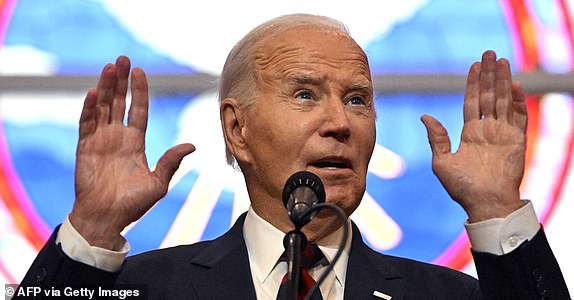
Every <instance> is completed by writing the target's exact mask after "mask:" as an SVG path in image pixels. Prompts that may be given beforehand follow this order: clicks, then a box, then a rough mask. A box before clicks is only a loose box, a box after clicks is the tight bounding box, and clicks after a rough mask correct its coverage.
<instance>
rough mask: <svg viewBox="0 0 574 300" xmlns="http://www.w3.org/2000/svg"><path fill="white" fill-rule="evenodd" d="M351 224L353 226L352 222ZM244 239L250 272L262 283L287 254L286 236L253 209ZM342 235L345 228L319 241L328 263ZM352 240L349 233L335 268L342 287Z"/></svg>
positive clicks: (247, 219) (244, 230)
mask: <svg viewBox="0 0 574 300" xmlns="http://www.w3.org/2000/svg"><path fill="white" fill-rule="evenodd" d="M348 222H349V226H350V225H351V224H350V221H348ZM349 228H350V227H349ZM243 236H244V238H245V245H246V246H247V252H248V255H249V261H250V265H251V272H254V274H255V275H256V278H257V280H259V283H260V284H262V283H264V282H265V280H266V279H267V278H268V277H269V275H270V274H271V271H272V270H273V268H274V267H275V264H276V263H277V261H278V259H279V257H280V256H281V254H282V253H283V251H285V248H284V247H283V237H284V236H285V233H283V232H282V231H281V230H279V229H277V228H275V227H273V225H271V224H270V223H269V222H267V221H265V220H264V219H263V218H261V217H260V216H258V215H257V214H256V213H255V211H254V210H253V208H252V207H249V210H248V212H247V216H246V217H245V223H244V225H243ZM342 236H343V228H342V227H341V228H339V229H337V230H336V231H335V232H333V233H331V234H330V235H328V236H326V237H324V238H322V239H320V240H319V242H318V243H317V244H318V245H319V248H320V249H321V251H323V254H324V255H325V257H326V258H327V260H328V261H329V262H331V261H332V260H333V258H334V257H335V254H336V253H337V249H338V248H339V243H340V241H341V237H342ZM351 240H352V231H351V230H349V237H348V239H347V243H346V245H345V249H344V251H343V253H342V254H341V257H340V258H339V261H338V262H337V264H336V265H335V267H334V271H335V275H336V277H337V281H338V282H339V283H340V284H341V285H342V286H345V277H346V274H347V263H348V261H349V251H350V249H351Z"/></svg>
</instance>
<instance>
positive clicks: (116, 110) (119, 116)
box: [111, 56, 130, 122]
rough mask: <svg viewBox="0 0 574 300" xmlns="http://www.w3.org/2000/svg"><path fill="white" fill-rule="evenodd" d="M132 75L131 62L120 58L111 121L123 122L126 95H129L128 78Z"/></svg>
mask: <svg viewBox="0 0 574 300" xmlns="http://www.w3.org/2000/svg"><path fill="white" fill-rule="evenodd" d="M129 74H130V60H129V58H127V57H126V56H120V57H118V59H117V60H116V76H117V78H118V81H117V83H116V94H115V97H114V102H113V103H112V112H111V121H117V122H123V121H124V115H125V112H126V94H127V93H128V82H129V81H128V76H129Z"/></svg>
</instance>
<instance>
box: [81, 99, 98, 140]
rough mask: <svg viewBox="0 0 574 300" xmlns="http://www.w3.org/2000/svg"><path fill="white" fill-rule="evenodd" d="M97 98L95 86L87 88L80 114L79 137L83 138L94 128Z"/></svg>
mask: <svg viewBox="0 0 574 300" xmlns="http://www.w3.org/2000/svg"><path fill="white" fill-rule="evenodd" d="M97 100H98V91H97V90H96V89H95V88H90V89H88V93H87V94H86V99H85V100H84V107H83V108H82V114H81V115H80V137H79V139H80V140H81V139H83V138H85V137H87V136H88V135H90V134H92V133H93V132H94V131H95V130H96V103H97Z"/></svg>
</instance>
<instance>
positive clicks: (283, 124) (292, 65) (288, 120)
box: [243, 27, 375, 215]
mask: <svg viewBox="0 0 574 300" xmlns="http://www.w3.org/2000/svg"><path fill="white" fill-rule="evenodd" d="M255 66H256V70H257V75H258V76H257V87H258V91H257V92H256V93H255V99H254V101H253V103H252V104H251V105H250V106H248V107H247V109H246V111H245V124H244V128H243V131H244V138H245V143H246V147H247V149H248V152H249V159H248V160H249V161H248V162H247V165H248V170H249V171H248V173H249V174H248V176H249V177H250V178H249V179H248V181H249V182H248V185H249V189H250V194H251V197H252V202H253V205H254V207H255V208H256V210H257V209H258V206H259V207H275V208H274V209H275V210H277V208H276V204H275V203H273V204H272V203H269V202H267V201H269V200H270V199H281V191H282V189H283V186H284V184H285V181H286V180H287V178H288V177H289V176H290V175H292V174H293V173H295V172H298V171H302V170H306V171H310V172H312V173H314V174H316V175H318V176H319V177H320V178H321V180H322V181H323V183H324V185H325V191H326V195H327V202H331V203H335V204H337V205H338V206H339V207H341V208H342V209H343V210H344V211H345V212H346V213H347V214H348V215H349V214H351V213H352V212H353V211H354V210H355V208H356V207H357V206H358V205H359V202H360V200H361V198H362V196H363V193H364V191H365V180H366V174H367V166H368V163H369V160H370V157H371V154H372V152H373V147H374V144H375V110H374V104H373V89H372V83H371V76H370V71H369V66H368V62H367V59H366V57H365V55H364V53H363V51H362V50H361V49H360V48H359V47H358V46H357V44H356V43H355V42H354V41H353V40H352V39H350V38H349V37H348V36H346V35H344V34H342V33H338V32H334V31H325V30H319V29H316V28H311V27H301V28H295V29H290V30H288V31H286V32H284V33H282V34H278V35H277V36H274V37H272V38H269V39H267V40H266V41H265V42H263V44H262V46H261V47H259V49H258V51H257V53H256V60H255ZM246 175H247V174H246ZM257 201H266V202H267V203H256V202H257ZM273 201H274V200H273ZM259 210H261V209H259ZM259 213H261V211H259ZM263 214H264V215H265V213H263Z"/></svg>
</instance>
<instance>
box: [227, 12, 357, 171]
mask: <svg viewBox="0 0 574 300" xmlns="http://www.w3.org/2000/svg"><path fill="white" fill-rule="evenodd" d="M303 26H313V27H315V28H317V29H325V30H329V31H335V32H341V33H344V34H345V35H349V30H348V29H347V26H345V24H343V23H342V22H340V21H337V20H335V19H332V18H329V17H324V16H316V15H309V14H291V15H284V16H280V17H277V18H275V19H272V20H270V21H267V22H265V23H263V24H261V25H259V26H257V27H255V28H254V29H253V30H251V31H250V32H249V33H248V34H247V35H245V36H244V37H243V38H242V39H241V40H240V41H239V42H238V43H237V44H235V46H234V47H233V49H231V52H229V55H228V56H227V59H226V61H225V65H224V66H223V71H222V72H221V77H220V82H219V103H220V104H221V102H222V101H223V100H224V99H226V98H234V99H236V100H237V101H238V102H239V104H240V105H242V106H247V105H249V104H250V103H251V102H252V100H253V96H254V93H255V92H256V90H257V86H256V84H257V81H256V75H257V70H256V67H255V53H256V52H257V50H258V47H260V46H261V44H262V42H263V41H265V40H266V39H269V38H271V37H273V36H276V35H277V34H280V33H283V32H285V31H287V30H290V29H293V28H298V27H303ZM225 155H226V158H227V163H228V164H229V165H231V166H234V167H237V165H236V160H235V158H234V157H233V154H232V153H231V151H230V150H229V147H227V144H226V146H225Z"/></svg>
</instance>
